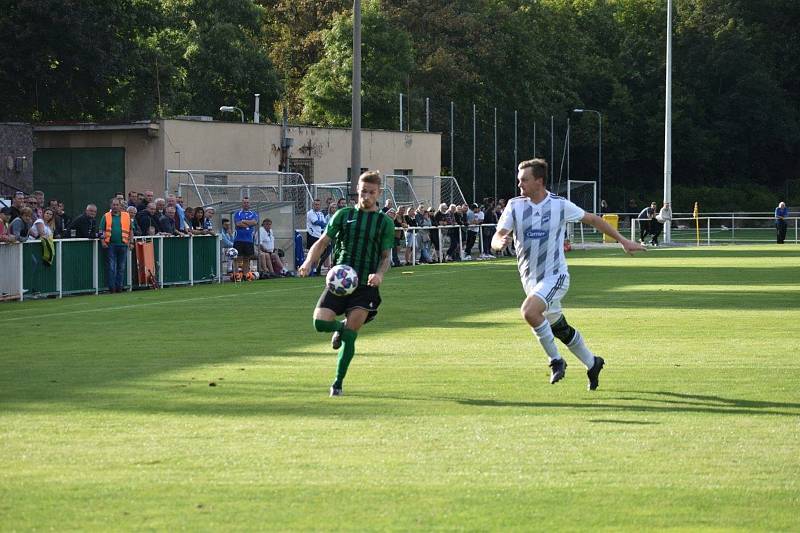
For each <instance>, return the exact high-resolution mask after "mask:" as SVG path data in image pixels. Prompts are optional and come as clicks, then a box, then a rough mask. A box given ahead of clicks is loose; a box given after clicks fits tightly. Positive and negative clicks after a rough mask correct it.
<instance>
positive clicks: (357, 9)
mask: <svg viewBox="0 0 800 533" xmlns="http://www.w3.org/2000/svg"><path fill="white" fill-rule="evenodd" d="M351 120H352V132H351V136H352V138H351V141H350V147H351V149H350V187H349V189H350V194H351V195H352V196H355V194H356V186H357V184H358V176H359V175H360V174H361V0H353V109H352V118H351Z"/></svg>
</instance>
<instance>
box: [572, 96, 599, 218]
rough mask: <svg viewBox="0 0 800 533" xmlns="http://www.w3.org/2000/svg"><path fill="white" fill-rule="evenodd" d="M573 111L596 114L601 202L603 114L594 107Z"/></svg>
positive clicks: (574, 110)
mask: <svg viewBox="0 0 800 533" xmlns="http://www.w3.org/2000/svg"><path fill="white" fill-rule="evenodd" d="M573 112H574V113H594V114H596V115H597V198H596V200H597V202H598V205H599V204H601V203H602V202H603V115H602V114H601V113H600V111H595V110H594V109H573Z"/></svg>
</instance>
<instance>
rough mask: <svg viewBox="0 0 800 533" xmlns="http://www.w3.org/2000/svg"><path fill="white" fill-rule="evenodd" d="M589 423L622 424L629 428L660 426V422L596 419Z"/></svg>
mask: <svg viewBox="0 0 800 533" xmlns="http://www.w3.org/2000/svg"><path fill="white" fill-rule="evenodd" d="M589 422H591V423H592V424H622V425H629V426H652V425H657V424H658V422H648V421H646V420H614V419H613V418H612V419H608V418H595V419H593V420H589Z"/></svg>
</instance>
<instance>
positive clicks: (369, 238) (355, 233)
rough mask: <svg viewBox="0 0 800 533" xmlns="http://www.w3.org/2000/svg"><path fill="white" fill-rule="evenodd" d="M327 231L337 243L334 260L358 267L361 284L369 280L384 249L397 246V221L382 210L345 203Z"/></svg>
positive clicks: (330, 222)
mask: <svg viewBox="0 0 800 533" xmlns="http://www.w3.org/2000/svg"><path fill="white" fill-rule="evenodd" d="M325 234H326V235H327V236H328V237H329V238H330V239H331V242H332V243H333V259H334V263H335V264H337V265H350V266H351V267H353V268H354V269H356V272H358V284H359V285H366V284H367V280H368V279H369V275H370V274H374V273H375V272H377V271H378V265H379V264H380V262H381V256H382V254H383V251H384V250H391V248H392V247H393V246H394V222H393V221H392V219H391V218H389V216H388V215H386V214H384V213H382V212H380V211H362V210H361V209H358V208H355V207H343V208H341V209H339V210H338V211H336V213H334V215H333V216H332V217H331V219H330V221H329V222H328V226H327V227H326V228H325Z"/></svg>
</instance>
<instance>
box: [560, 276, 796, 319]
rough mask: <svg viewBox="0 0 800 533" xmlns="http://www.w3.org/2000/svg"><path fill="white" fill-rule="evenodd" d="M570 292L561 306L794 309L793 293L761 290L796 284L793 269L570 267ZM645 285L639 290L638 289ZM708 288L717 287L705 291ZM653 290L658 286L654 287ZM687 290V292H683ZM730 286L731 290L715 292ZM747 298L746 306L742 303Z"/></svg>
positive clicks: (794, 295) (568, 307)
mask: <svg viewBox="0 0 800 533" xmlns="http://www.w3.org/2000/svg"><path fill="white" fill-rule="evenodd" d="M570 275H571V285H572V286H574V287H576V288H577V289H571V291H570V294H569V295H568V297H567V300H566V303H565V307H566V308H567V309H570V308H582V307H601V308H604V309H625V308H635V309H640V308H652V307H653V305H654V304H655V305H657V306H658V307H659V308H661V309H722V310H728V309H742V308H743V307H744V306H745V305H746V307H747V308H748V309H765V310H774V309H778V308H780V309H798V308H800V298H797V294H796V293H795V292H793V291H775V290H760V289H759V287H761V286H764V287H770V286H773V285H775V284H776V283H779V284H792V283H798V282H800V271H798V269H797V268H795V267H770V268H747V267H703V268H683V269H681V268H661V267H655V266H654V267H641V266H636V267H630V268H628V267H622V268H620V267H609V266H596V265H592V266H587V265H576V266H570ZM643 284H644V285H645V286H642V285H643ZM709 285H711V286H716V288H706V287H708V286H709ZM655 286H658V288H654V287H655ZM684 287H689V289H688V290H687V289H684ZM720 287H730V289H720ZM745 299H746V304H745V303H744V300H745Z"/></svg>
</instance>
